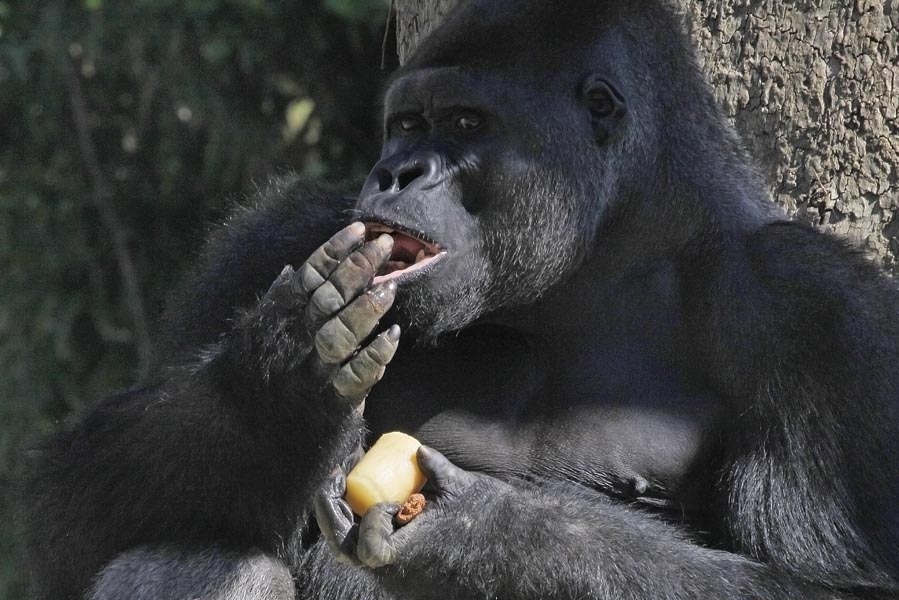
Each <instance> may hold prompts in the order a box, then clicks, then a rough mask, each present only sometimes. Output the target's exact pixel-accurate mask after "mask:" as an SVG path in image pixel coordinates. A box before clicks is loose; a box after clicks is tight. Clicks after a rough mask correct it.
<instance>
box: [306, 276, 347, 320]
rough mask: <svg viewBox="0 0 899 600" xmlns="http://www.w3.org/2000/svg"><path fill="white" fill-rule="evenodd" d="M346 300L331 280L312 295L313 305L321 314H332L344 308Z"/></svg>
mask: <svg viewBox="0 0 899 600" xmlns="http://www.w3.org/2000/svg"><path fill="white" fill-rule="evenodd" d="M345 303H346V302H345V300H344V299H343V296H342V295H341V294H340V292H339V291H338V290H337V288H336V287H334V284H333V283H331V282H330V281H326V282H325V283H323V284H322V285H321V287H319V288H318V289H317V290H315V293H314V294H313V295H312V303H311V304H312V307H313V308H314V310H316V311H317V312H318V313H319V314H320V315H332V314H334V313H336V312H337V311H338V310H340V309H341V308H343V306H344V304H345Z"/></svg>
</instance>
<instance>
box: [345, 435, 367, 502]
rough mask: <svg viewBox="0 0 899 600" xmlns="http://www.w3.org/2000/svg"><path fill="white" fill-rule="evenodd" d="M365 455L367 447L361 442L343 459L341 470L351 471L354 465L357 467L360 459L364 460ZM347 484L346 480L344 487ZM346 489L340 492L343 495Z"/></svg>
mask: <svg viewBox="0 0 899 600" xmlns="http://www.w3.org/2000/svg"><path fill="white" fill-rule="evenodd" d="M363 456H365V448H363V447H362V445H361V444H360V445H359V446H356V448H355V450H353V451H352V452H350V454H349V456H347V457H346V458H345V459H343V462H341V463H340V470H341V471H343V472H344V473H349V472H350V471H352V470H353V467H355V466H356V464H357V463H358V462H359V461H360V460H362V457H363ZM345 486H346V483H345V482H344V487H345ZM344 491H346V490H343V491H341V493H340V495H341V496H342V495H343V493H344Z"/></svg>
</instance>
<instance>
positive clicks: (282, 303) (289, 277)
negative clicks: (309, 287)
mask: <svg viewBox="0 0 899 600" xmlns="http://www.w3.org/2000/svg"><path fill="white" fill-rule="evenodd" d="M308 298H309V295H308V294H307V293H306V291H305V290H304V289H303V288H302V285H300V283H299V282H298V281H297V274H296V272H295V271H294V270H293V267H292V266H291V265H285V266H284V268H283V269H281V273H279V274H278V276H277V277H276V278H275V280H274V281H273V282H272V285H271V286H269V288H268V291H267V292H265V295H264V296H263V303H264V304H267V305H270V306H274V307H275V308H276V309H277V310H279V311H289V310H292V309H295V308H296V307H298V306H302V305H303V304H305V302H306V301H307V300H308Z"/></svg>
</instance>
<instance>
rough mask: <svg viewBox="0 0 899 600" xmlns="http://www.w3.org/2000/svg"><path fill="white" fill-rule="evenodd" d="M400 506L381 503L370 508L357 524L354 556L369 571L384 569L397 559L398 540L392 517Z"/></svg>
mask: <svg viewBox="0 0 899 600" xmlns="http://www.w3.org/2000/svg"><path fill="white" fill-rule="evenodd" d="M399 509H400V505H399V504H397V503H395V502H382V503H380V504H376V505H374V506H373V507H371V508H370V509H369V510H368V512H367V513H365V516H364V517H362V522H361V523H360V524H359V538H358V540H357V542H356V556H357V557H358V558H359V560H360V561H361V562H362V564H364V565H365V566H367V567H369V568H371V569H377V568H378V567H384V566H387V565H389V564H392V563H394V562H396V560H397V558H399V544H398V542H399V540H400V538H398V537H397V536H396V534H395V532H394V528H393V517H394V515H395V514H396V513H397V512H398V511H399Z"/></svg>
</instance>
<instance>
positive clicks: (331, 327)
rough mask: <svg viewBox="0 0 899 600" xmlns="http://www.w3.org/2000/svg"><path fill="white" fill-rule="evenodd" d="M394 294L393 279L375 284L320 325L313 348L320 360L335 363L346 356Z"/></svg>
mask: <svg viewBox="0 0 899 600" xmlns="http://www.w3.org/2000/svg"><path fill="white" fill-rule="evenodd" d="M326 285H327V284H326ZM316 293H317V292H316ZM395 297H396V283H395V282H393V281H390V282H387V283H386V284H382V285H379V286H376V287H374V288H372V289H371V290H369V291H368V292H366V293H365V294H363V295H361V296H359V297H358V298H356V299H355V300H354V301H353V302H352V303H350V305H349V306H347V307H346V308H345V309H343V310H342V311H340V312H339V313H338V314H337V315H336V316H335V317H334V318H332V319H330V320H329V321H328V322H327V323H325V324H324V325H322V328H321V329H319V330H318V333H316V334H315V349H316V351H317V352H318V356H319V358H320V359H321V361H322V362H323V363H324V364H326V365H339V364H342V363H343V362H345V361H346V360H347V359H349V358H350V357H351V356H352V355H353V353H355V352H356V349H357V348H358V347H359V345H360V344H361V343H362V342H363V340H365V338H367V337H368V336H369V335H371V332H372V331H374V328H375V327H376V326H377V324H378V321H380V320H381V317H383V316H384V314H385V313H386V312H387V311H388V310H390V307H391V306H392V305H393V300H394V298H395ZM391 356H392V355H391Z"/></svg>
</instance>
